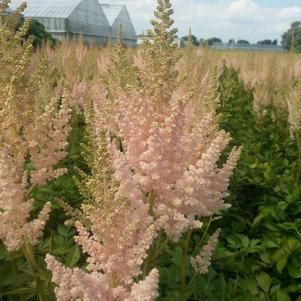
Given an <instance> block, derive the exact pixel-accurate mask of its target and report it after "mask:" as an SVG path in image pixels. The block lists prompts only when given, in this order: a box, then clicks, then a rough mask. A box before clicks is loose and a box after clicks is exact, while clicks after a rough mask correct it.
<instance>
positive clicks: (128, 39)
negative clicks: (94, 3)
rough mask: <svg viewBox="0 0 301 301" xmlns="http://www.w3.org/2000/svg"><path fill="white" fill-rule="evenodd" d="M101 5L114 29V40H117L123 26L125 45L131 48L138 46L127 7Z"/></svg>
mask: <svg viewBox="0 0 301 301" xmlns="http://www.w3.org/2000/svg"><path fill="white" fill-rule="evenodd" d="M100 5H101V7H102V9H103V12H104V14H105V16H106V18H107V20H108V21H109V23H110V26H111V28H112V37H113V39H114V38H116V35H117V31H118V29H119V26H120V25H121V26H122V30H123V39H124V42H125V44H126V45H129V46H134V45H136V43H137V35H136V32H135V29H134V26H133V24H132V21H131V17H130V15H129V12H128V10H127V8H126V6H125V5H113V4H102V3H100Z"/></svg>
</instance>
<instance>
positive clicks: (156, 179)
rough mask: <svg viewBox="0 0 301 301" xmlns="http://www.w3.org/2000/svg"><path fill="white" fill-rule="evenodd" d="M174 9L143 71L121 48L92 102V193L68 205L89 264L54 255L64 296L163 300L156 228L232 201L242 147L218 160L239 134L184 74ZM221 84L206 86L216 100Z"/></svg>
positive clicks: (194, 222)
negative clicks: (74, 206) (151, 256)
mask: <svg viewBox="0 0 301 301" xmlns="http://www.w3.org/2000/svg"><path fill="white" fill-rule="evenodd" d="M171 14H172V9H171V5H170V2H169V1H168V0H164V1H162V0H158V8H157V11H156V12H155V15H156V17H157V18H158V21H153V22H152V24H153V25H154V31H152V32H151V33H150V35H151V36H152V38H153V43H149V42H147V41H146V42H145V44H144V45H143V46H142V48H141V50H140V51H139V52H138V55H137V57H136V59H135V64H136V68H133V69H131V72H134V70H135V69H136V70H137V73H136V80H133V81H130V84H126V83H125V82H124V80H125V78H126V77H124V73H123V72H124V70H127V69H126V68H125V69H124V68H123V64H119V63H118V62H120V63H121V60H120V61H119V60H118V58H117V60H113V62H114V64H113V70H112V69H110V71H114V72H109V74H108V76H107V77H105V79H106V81H105V85H104V87H103V86H100V87H98V92H97V94H96V95H95V97H94V101H92V103H91V104H90V105H87V103H86V105H85V116H86V123H87V133H88V139H87V141H88V142H87V143H86V144H85V145H83V150H84V152H83V154H84V157H85V160H86V162H87V163H88V166H89V167H90V171H91V172H90V173H88V174H86V173H84V172H82V171H79V174H80V179H78V180H77V181H76V182H77V184H78V188H79V191H80V193H81V194H82V195H83V197H84V199H85V201H84V203H83V205H82V206H81V210H80V211H71V212H67V213H68V214H69V215H70V216H71V217H72V219H71V221H70V222H72V223H74V225H75V226H76V228H77V230H78V235H77V236H76V237H75V240H76V242H77V244H79V245H80V246H81V247H82V249H83V251H84V253H86V254H87V265H86V266H85V270H80V269H78V268H76V269H70V268H66V267H64V266H63V265H62V264H61V263H59V262H58V261H57V260H56V259H55V258H54V257H53V256H51V255H48V256H47V258H46V262H47V266H48V268H49V270H51V272H52V275H53V276H52V280H53V282H55V284H56V285H57V287H56V288H55V293H56V296H57V298H58V300H63V301H65V300H108V301H111V300H112V301H115V300H116V301H117V300H118V301H119V300H122V301H130V300H134V301H135V300H137V301H138V300H139V301H145V300H146V301H152V300H155V299H156V298H157V296H158V280H159V274H158V271H157V270H156V269H153V270H151V271H150V273H149V274H148V275H145V271H147V268H148V267H147V268H146V269H144V273H142V271H141V266H142V264H143V262H144V260H145V259H146V257H147V255H148V250H149V248H150V246H151V244H152V242H153V241H154V239H155V238H156V235H157V233H158V232H159V231H161V230H164V231H165V233H166V234H167V237H168V238H171V239H173V240H178V239H179V238H180V236H181V235H182V234H183V233H184V232H186V231H187V230H189V229H194V228H200V227H201V226H202V223H201V222H200V221H199V218H200V217H204V216H210V215H212V214H213V213H214V212H215V211H217V210H220V209H224V208H226V207H227V206H226V205H225V204H224V202H223V199H224V198H225V196H226V195H227V192H226V191H227V186H228V184H229V177H230V175H231V173H232V170H233V168H234V166H235V164H236V160H237V158H238V156H239V150H238V149H236V148H234V149H233V150H232V152H231V153H230V155H229V158H228V160H227V161H226V162H225V163H224V164H223V163H222V162H219V161H220V155H221V153H222V151H223V150H224V148H225V147H226V146H227V144H228V143H229V141H230V137H229V135H228V134H226V133H225V132H224V131H221V130H219V129H218V126H217V118H216V116H215V113H214V112H213V110H212V107H214V106H213V105H210V104H209V105H208V108H209V107H210V109H208V110H207V111H205V110H200V109H199V108H198V105H199V103H198V102H196V101H195V100H193V99H192V97H191V94H190V93H189V92H187V87H186V86H185V81H181V80H179V77H180V76H179V70H177V69H176V63H177V61H178V59H179V58H178V56H177V55H176V53H175V48H176V47H175V45H174V43H173V41H174V37H175V33H176V30H174V29H172V30H169V28H170V27H171V26H172V24H173V21H172V20H171V18H170V15H171ZM120 45H121V44H118V45H117V46H116V47H115V48H114V49H115V50H114V51H117V52H118V51H119V50H121V49H120ZM122 53H123V52H122V51H120V53H119V55H122ZM120 59H121V58H120ZM111 62H112V61H111ZM118 65H119V66H120V68H121V69H122V70H120V71H121V74H120V75H118V73H116V69H118ZM100 66H101V68H103V67H104V64H103V63H100ZM108 68H110V66H108ZM116 76H117V77H116ZM130 76H132V73H131V75H130ZM208 82H211V83H212V82H213V81H208ZM94 89H95V87H94ZM105 89H107V90H105ZM212 91H214V92H216V88H210V89H208V93H210V95H208V94H206V93H205V92H204V94H205V95H206V96H207V100H208V101H209V100H211V101H213V102H216V101H217V95H216V93H212ZM202 97H203V95H202ZM108 101H111V103H110V105H108ZM200 112H202V114H200ZM112 119H114V120H112ZM65 207H66V208H68V206H65ZM209 251H210V252H211V249H210V250H209ZM209 251H208V252H207V253H210V252H209ZM206 256H207V257H206V260H207V261H208V260H209V259H208V258H209V256H210V254H209V255H208V254H206ZM146 273H147V272H146Z"/></svg>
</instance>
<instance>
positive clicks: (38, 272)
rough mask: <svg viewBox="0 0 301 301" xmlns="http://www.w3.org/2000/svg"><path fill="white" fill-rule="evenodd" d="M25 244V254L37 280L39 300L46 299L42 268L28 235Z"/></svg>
mask: <svg viewBox="0 0 301 301" xmlns="http://www.w3.org/2000/svg"><path fill="white" fill-rule="evenodd" d="M23 240H24V244H23V248H22V251H23V254H24V256H25V258H26V261H27V263H28V265H29V267H30V269H31V271H32V273H33V274H34V275H35V281H36V287H37V293H38V297H39V301H45V300H46V298H45V295H44V292H43V280H41V270H40V267H39V265H38V264H37V262H36V259H35V255H34V251H33V248H32V245H31V244H30V242H29V241H28V239H27V238H26V237H24V239H23Z"/></svg>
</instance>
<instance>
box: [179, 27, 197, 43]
mask: <svg viewBox="0 0 301 301" xmlns="http://www.w3.org/2000/svg"><path fill="white" fill-rule="evenodd" d="M181 40H183V41H184V43H183V44H184V45H185V46H189V45H192V46H200V43H199V41H198V38H197V37H196V36H195V35H193V34H192V32H191V28H189V34H188V36H185V37H183V38H182V39H181Z"/></svg>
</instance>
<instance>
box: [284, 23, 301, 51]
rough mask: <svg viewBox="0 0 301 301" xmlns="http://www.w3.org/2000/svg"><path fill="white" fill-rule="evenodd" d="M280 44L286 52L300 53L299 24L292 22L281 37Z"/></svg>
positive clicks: (300, 37) (300, 36) (300, 29)
mask: <svg viewBox="0 0 301 301" xmlns="http://www.w3.org/2000/svg"><path fill="white" fill-rule="evenodd" d="M281 44H282V45H283V47H284V48H285V49H287V50H291V51H296V52H301V22H293V23H292V24H291V28H290V29H288V31H286V32H285V33H283V35H282V40H281Z"/></svg>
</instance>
